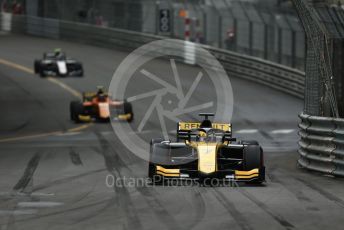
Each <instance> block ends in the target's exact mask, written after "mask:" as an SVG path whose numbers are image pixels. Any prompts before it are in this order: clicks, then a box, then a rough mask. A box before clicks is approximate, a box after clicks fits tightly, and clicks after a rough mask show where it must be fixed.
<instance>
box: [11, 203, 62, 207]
mask: <svg viewBox="0 0 344 230" xmlns="http://www.w3.org/2000/svg"><path fill="white" fill-rule="evenodd" d="M60 205H63V203H60V202H50V201H37V202H35V201H33V202H19V203H18V207H20V208H52V207H57V206H60Z"/></svg>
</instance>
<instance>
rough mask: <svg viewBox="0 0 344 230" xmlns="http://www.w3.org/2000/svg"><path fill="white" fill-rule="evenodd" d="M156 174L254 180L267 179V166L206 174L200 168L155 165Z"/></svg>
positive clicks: (170, 176)
mask: <svg viewBox="0 0 344 230" xmlns="http://www.w3.org/2000/svg"><path fill="white" fill-rule="evenodd" d="M155 167H156V168H155V170H156V174H157V175H160V176H162V177H164V179H168V178H171V179H172V178H174V179H176V178H177V179H178V178H179V179H200V178H204V177H207V178H216V179H221V180H227V181H254V180H262V181H263V180H264V179H265V167H261V168H255V169H252V170H249V171H243V170H233V169H226V170H218V171H216V172H214V173H210V174H204V173H201V172H200V171H198V170H192V169H182V168H181V169H178V168H164V167H162V166H159V165H156V166H155Z"/></svg>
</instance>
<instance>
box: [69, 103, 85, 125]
mask: <svg viewBox="0 0 344 230" xmlns="http://www.w3.org/2000/svg"><path fill="white" fill-rule="evenodd" d="M83 110H84V107H83V105H82V103H81V102H80V101H72V102H71V103H70V105H69V111H70V119H71V120H72V121H74V122H75V123H79V122H81V121H80V119H79V115H81V114H83Z"/></svg>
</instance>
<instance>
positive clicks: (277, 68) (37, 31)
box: [0, 14, 305, 98]
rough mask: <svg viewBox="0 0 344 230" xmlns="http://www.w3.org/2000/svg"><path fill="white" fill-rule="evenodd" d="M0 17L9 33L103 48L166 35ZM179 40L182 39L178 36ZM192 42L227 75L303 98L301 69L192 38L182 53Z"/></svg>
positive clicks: (129, 46) (122, 46)
mask: <svg viewBox="0 0 344 230" xmlns="http://www.w3.org/2000/svg"><path fill="white" fill-rule="evenodd" d="M0 18H1V21H2V22H1V23H2V24H6V25H7V27H2V30H5V31H6V30H7V31H9V30H10V31H11V32H12V33H21V34H29V35H35V36H40V37H47V38H53V39H62V40H67V41H74V42H78V43H80V42H81V43H87V44H92V45H96V46H102V47H107V48H117V49H118V48H120V49H129V50H133V49H135V48H138V47H140V46H142V45H143V44H146V43H148V42H151V41H154V40H159V39H164V38H166V37H162V36H157V35H152V34H147V33H141V32H134V31H128V30H123V29H114V28H108V27H102V26H96V25H90V24H84V23H75V22H68V21H61V20H56V19H47V18H39V17H31V16H18V15H16V16H14V15H9V14H2V15H1V17H0ZM6 20H7V21H6ZM8 20H10V22H8ZM4 21H6V22H4ZM8 25H10V28H9V26H8ZM181 42H184V41H182V40H181ZM195 45H197V46H201V47H203V48H205V49H207V50H209V51H210V52H211V53H212V54H213V55H214V56H215V57H216V58H217V59H218V60H219V61H220V62H221V63H222V65H223V67H224V68H225V69H226V71H227V72H228V74H229V75H230V76H233V77H238V78H245V79H248V80H251V81H254V82H257V83H260V84H263V85H267V86H269V87H271V88H275V89H277V90H280V91H283V92H285V93H288V94H291V95H294V96H296V97H299V98H303V90H304V78H305V76H304V72H302V71H299V70H296V69H293V68H290V67H286V66H283V65H280V64H276V63H274V62H271V61H267V60H263V59H260V58H256V57H252V56H248V55H243V54H238V53H235V52H231V51H228V50H224V49H219V48H215V47H211V46H207V45H200V44H195V43H192V42H185V46H189V48H188V47H186V49H185V50H186V51H185V52H186V53H185V57H190V56H193V55H194V56H195V58H197V54H194V53H192V50H194V49H193V46H195ZM187 52H191V53H187Z"/></svg>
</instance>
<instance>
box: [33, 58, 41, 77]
mask: <svg viewBox="0 0 344 230" xmlns="http://www.w3.org/2000/svg"><path fill="white" fill-rule="evenodd" d="M33 67H34V71H35V74H38V73H40V72H41V61H40V60H35V62H34V64H33Z"/></svg>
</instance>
